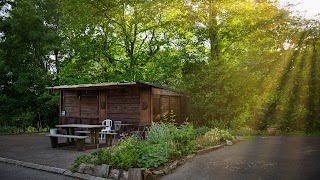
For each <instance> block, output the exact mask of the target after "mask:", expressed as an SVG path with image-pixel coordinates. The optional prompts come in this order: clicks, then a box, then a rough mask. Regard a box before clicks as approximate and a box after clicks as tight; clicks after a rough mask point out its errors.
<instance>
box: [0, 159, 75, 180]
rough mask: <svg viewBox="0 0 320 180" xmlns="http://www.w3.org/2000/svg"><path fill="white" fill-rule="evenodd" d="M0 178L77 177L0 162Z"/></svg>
mask: <svg viewBox="0 0 320 180" xmlns="http://www.w3.org/2000/svg"><path fill="white" fill-rule="evenodd" d="M0 179H1V180H13V179H14V180H19V179H21V180H25V179H32V180H42V179H46V180H51V179H52V180H75V179H78V178H72V177H67V176H63V175H60V174H54V173H50V172H46V171H40V170H35V169H31V168H26V167H22V166H16V165H12V164H7V163H2V162H0Z"/></svg>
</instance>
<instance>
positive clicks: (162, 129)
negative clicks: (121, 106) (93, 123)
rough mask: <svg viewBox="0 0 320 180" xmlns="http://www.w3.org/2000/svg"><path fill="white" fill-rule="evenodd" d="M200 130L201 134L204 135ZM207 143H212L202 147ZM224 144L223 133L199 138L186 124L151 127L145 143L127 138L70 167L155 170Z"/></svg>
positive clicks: (228, 137) (215, 131) (213, 132)
mask: <svg viewBox="0 0 320 180" xmlns="http://www.w3.org/2000/svg"><path fill="white" fill-rule="evenodd" d="M203 129H206V130H205V131H207V130H208V129H207V128H202V130H200V131H201V132H202V131H204V130H203ZM207 139H211V140H213V139H214V141H211V142H212V143H209V144H204V141H205V140H207ZM226 140H234V137H233V136H232V135H231V134H230V133H229V132H227V131H224V130H219V129H211V130H210V131H208V132H207V133H205V134H204V135H203V136H202V135H200V136H198V135H197V131H196V129H195V128H194V126H193V125H192V124H190V123H185V124H182V125H180V126H175V125H174V123H168V122H162V123H156V124H152V126H151V127H150V128H149V129H148V133H147V138H146V139H145V140H143V139H141V138H139V137H138V136H136V135H133V136H128V137H126V138H125V139H124V140H122V141H121V142H119V144H118V145H117V146H116V147H113V148H106V149H99V150H98V151H95V152H93V153H91V154H90V155H84V156H80V157H79V158H77V159H76V161H75V162H74V163H73V165H72V168H71V170H72V171H77V169H78V167H79V165H80V164H81V163H85V164H96V165H101V164H110V165H112V166H113V167H114V168H119V169H124V170H128V169H129V168H156V167H158V166H161V165H163V164H165V163H166V162H168V161H170V160H174V159H178V158H180V157H183V156H186V155H189V154H192V153H194V152H195V151H196V150H197V147H199V143H200V145H201V146H203V147H206V146H209V145H216V144H219V143H220V144H221V143H222V142H225V141H226Z"/></svg>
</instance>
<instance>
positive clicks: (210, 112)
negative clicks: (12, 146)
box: [0, 0, 320, 132]
mask: <svg viewBox="0 0 320 180" xmlns="http://www.w3.org/2000/svg"><path fill="white" fill-rule="evenodd" d="M0 4H1V13H0V16H1V20H0V33H1V34H0V76H1V79H0V106H1V108H0V111H1V113H0V125H1V126H8V125H9V126H20V125H21V126H23V127H27V126H31V125H34V124H35V123H37V122H39V121H40V122H42V123H45V124H46V125H49V126H50V122H51V123H52V122H53V121H54V120H53V119H52V118H50V117H54V116H52V114H54V113H57V106H58V97H57V94H55V93H54V92H48V91H47V90H45V86H48V85H59V84H80V83H98V82H117V81H138V80H144V81H148V82H152V83H156V84H160V85H165V86H170V87H174V88H179V89H181V90H183V91H185V92H187V93H188V94H189V95H190V105H191V115H190V120H191V121H193V122H194V123H195V124H197V125H207V126H220V127H223V128H239V127H243V126H249V127H252V128H256V129H265V128H266V127H267V126H268V125H271V124H276V125H278V126H279V127H280V128H281V129H282V130H285V131H291V130H301V131H302V130H303V131H308V132H311V131H319V130H320V126H319V124H320V116H319V115H318V114H319V110H320V109H319V107H320V83H319V81H320V79H319V77H320V63H319V62H318V61H319V45H320V44H319V29H320V28H319V21H318V20H307V19H304V18H301V17H299V16H296V15H293V14H292V13H290V11H289V8H286V7H281V6H279V4H278V2H277V1H269V0H250V1H248V0H232V1H231V0H197V1H195V0H148V1H145V0H114V1H108V0H99V1H97V0H91V1H85V0H68V1H62V0H50V1H49V0H14V1H12V0H1V1H0ZM56 116H57V115H56ZM52 124H53V123H52Z"/></svg>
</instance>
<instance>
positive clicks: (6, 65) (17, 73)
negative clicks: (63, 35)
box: [0, 0, 58, 127]
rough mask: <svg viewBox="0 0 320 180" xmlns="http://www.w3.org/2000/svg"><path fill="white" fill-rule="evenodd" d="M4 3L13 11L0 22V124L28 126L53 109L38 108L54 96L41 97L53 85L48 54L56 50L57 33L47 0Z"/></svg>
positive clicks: (21, 0) (22, 0)
mask: <svg viewBox="0 0 320 180" xmlns="http://www.w3.org/2000/svg"><path fill="white" fill-rule="evenodd" d="M5 3H7V4H10V6H11V10H10V11H8V12H7V13H8V14H6V16H7V17H2V19H1V24H0V31H1V32H2V33H3V37H2V40H1V42H0V49H1V51H0V57H1V58H0V76H1V77H2V78H1V81H0V85H1V89H0V95H1V96H0V103H1V108H0V109H1V113H0V114H1V115H0V124H1V125H15V126H22V127H27V126H32V125H34V124H35V123H36V122H37V121H39V120H41V119H42V118H41V116H42V115H43V114H44V113H47V112H48V111H52V109H50V108H49V109H46V110H44V111H42V112H40V111H39V108H40V109H41V107H42V106H43V102H44V101H45V102H46V101H48V99H51V98H52V97H50V96H49V97H46V98H44V99H41V98H40V97H39V96H41V95H42V94H43V93H46V91H45V89H44V88H45V86H46V85H48V84H52V76H51V74H50V71H51V69H50V68H51V59H50V57H49V55H50V53H51V52H52V51H53V50H54V49H56V45H57V44H58V43H57V36H58V35H57V34H56V32H55V30H54V28H53V27H52V19H53V18H52V16H48V12H50V10H51V9H50V8H52V7H51V6H50V7H49V6H48V4H47V1H37V0H33V1H29V0H28V1H24V0H17V1H6V2H5ZM48 3H50V2H49V1H48ZM43 97H44V96H43ZM50 106H51V107H52V106H56V104H53V105H52V104H51V105H50ZM46 111H47V112H46Z"/></svg>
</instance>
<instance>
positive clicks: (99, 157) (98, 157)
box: [70, 148, 111, 172]
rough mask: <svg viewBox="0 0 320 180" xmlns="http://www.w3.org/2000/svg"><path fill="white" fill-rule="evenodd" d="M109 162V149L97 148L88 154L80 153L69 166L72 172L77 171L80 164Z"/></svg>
mask: <svg viewBox="0 0 320 180" xmlns="http://www.w3.org/2000/svg"><path fill="white" fill-rule="evenodd" d="M110 162H111V150H110V148H107V149H98V150H97V151H94V152H92V153H91V154H90V155H81V156H79V157H77V159H76V160H75V161H74V162H73V164H72V166H71V169H70V170H71V171H72V172H77V171H78V168H79V166H80V164H82V163H84V164H96V165H101V164H109V163H110Z"/></svg>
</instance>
